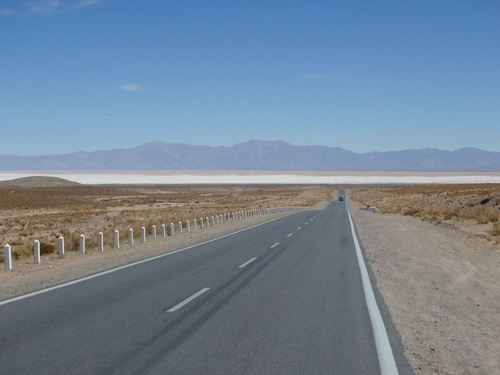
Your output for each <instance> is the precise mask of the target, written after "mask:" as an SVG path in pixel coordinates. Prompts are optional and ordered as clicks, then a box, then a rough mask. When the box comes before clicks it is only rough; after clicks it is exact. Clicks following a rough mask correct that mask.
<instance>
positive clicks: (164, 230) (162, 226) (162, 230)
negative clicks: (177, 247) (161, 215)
mask: <svg viewBox="0 0 500 375" xmlns="http://www.w3.org/2000/svg"><path fill="white" fill-rule="evenodd" d="M161 236H162V237H167V227H166V226H165V224H162V225H161Z"/></svg>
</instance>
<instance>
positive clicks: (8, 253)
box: [4, 206, 380, 269]
mask: <svg viewBox="0 0 500 375" xmlns="http://www.w3.org/2000/svg"><path fill="white" fill-rule="evenodd" d="M307 209H310V208H307V207H275V208H266V209H263V208H261V209H253V210H243V211H237V212H232V213H225V214H220V215H215V216H211V217H210V218H209V217H208V216H207V217H205V219H204V218H200V229H201V230H203V229H204V228H205V227H206V228H210V227H215V226H219V225H221V224H224V223H226V222H231V221H236V220H241V219H244V218H248V217H251V216H254V215H265V214H269V213H277V212H290V211H295V210H296V211H299V210H302V211H303V210H307ZM360 209H365V210H370V211H372V210H373V211H375V212H380V211H379V210H378V209H377V208H376V207H373V206H368V207H366V206H361V207H360ZM193 223H194V230H195V231H197V230H198V222H197V220H196V219H194V220H193ZM185 228H186V231H187V232H188V233H190V232H191V224H190V221H189V220H187V221H186V225H185ZM166 229H167V228H166V226H165V224H162V237H167V235H168V233H167V230H166ZM182 232H183V224H182V221H179V233H182ZM170 235H171V236H173V235H175V226H174V224H173V223H171V224H170ZM151 236H152V238H153V239H156V238H157V237H156V236H157V234H156V226H155V225H153V226H152V228H151ZM141 240H142V241H143V242H145V241H146V229H145V227H142V228H141ZM85 241H86V238H85V235H84V234H81V235H80V254H82V255H84V254H85V253H86V248H85V247H86V245H85ZM57 242H58V253H59V258H64V252H65V246H64V237H62V236H61V237H59V238H58V239H57ZM128 243H129V245H132V246H133V245H134V234H133V229H132V228H130V229H129V238H128ZM114 248H116V249H118V248H120V233H119V231H118V230H115V232H114ZM97 250H98V252H104V235H103V233H102V232H99V233H98V237H97ZM4 253H5V256H4V258H5V268H7V269H12V248H11V246H10V245H9V244H6V245H5V247H4ZM33 257H34V263H41V257H40V242H39V241H38V240H35V241H34V244H33Z"/></svg>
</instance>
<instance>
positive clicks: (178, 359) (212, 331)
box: [0, 201, 410, 375]
mask: <svg viewBox="0 0 500 375" xmlns="http://www.w3.org/2000/svg"><path fill="white" fill-rule="evenodd" d="M379 307H380V309H381V311H382V316H383V317H384V321H385V327H386V328H387V331H388V337H389V338H390V340H391V346H392V352H393V353H394V358H395V363H396V364H397V366H398V367H399V373H400V374H403V373H410V371H409V370H408V367H407V364H406V361H405V359H404V358H403V356H402V354H401V353H402V350H401V348H400V344H399V341H398V337H397V334H396V333H395V332H394V329H393V328H392V325H391V323H390V321H389V319H388V316H387V312H386V309H385V308H384V306H383V304H382V303H381V302H380V300H379ZM373 332H374V331H373V329H372V323H371V320H370V316H369V313H368V309H367V303H366V299H365V293H364V291H363V285H362V280H361V275H360V267H359V266H358V260H357V258H356V252H355V250H354V243H353V237H352V235H351V227H350V223H349V218H348V213H347V209H346V202H345V201H333V202H332V203H331V204H330V205H329V206H328V208H327V209H325V210H323V211H304V212H300V213H297V214H293V215H290V216H287V217H284V218H281V219H278V220H274V221H271V222H269V223H266V224H264V225H260V226H257V227H254V228H251V229H249V230H245V231H242V232H240V233H237V234H233V235H230V236H226V237H223V238H220V239H218V240H216V241H212V242H209V243H206V244H202V245H200V246H196V247H193V248H190V249H187V250H185V251H182V252H178V253H175V254H172V255H169V256H166V257H163V258H159V259H156V260H154V261H149V262H144V263H141V264H137V265H135V266H132V267H128V268H125V269H121V270H118V271H116V272H111V273H108V274H105V275H102V276H100V277H96V278H92V279H90V280H86V281H83V282H79V283H76V284H73V285H69V286H66V287H63V288H60V289H57V290H52V291H49V292H46V293H41V294H38V295H35V296H32V297H30V298H25V299H22V300H17V301H14V302H11V303H5V304H2V305H0V334H1V339H0V374H259V375H262V374H379V373H381V370H380V363H379V356H378V352H377V349H376V345H375V339H374V333H373ZM386 373H387V374H389V373H391V371H389V372H386ZM392 373H397V371H396V372H394V371H392Z"/></svg>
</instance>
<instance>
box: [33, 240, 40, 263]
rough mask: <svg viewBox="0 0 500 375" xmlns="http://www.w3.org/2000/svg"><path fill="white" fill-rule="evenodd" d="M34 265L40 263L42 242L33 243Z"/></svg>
mask: <svg viewBox="0 0 500 375" xmlns="http://www.w3.org/2000/svg"><path fill="white" fill-rule="evenodd" d="M33 263H37V264H39V263H40V241H38V240H35V241H34V242H33Z"/></svg>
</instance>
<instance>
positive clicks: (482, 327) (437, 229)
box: [350, 201, 500, 375]
mask: <svg viewBox="0 0 500 375" xmlns="http://www.w3.org/2000/svg"><path fill="white" fill-rule="evenodd" d="M350 210H351V213H352V215H353V218H354V220H355V223H356V226H357V229H358V232H359V235H360V237H361V242H362V244H363V247H364V249H365V254H366V258H367V260H368V262H369V264H370V267H371V268H372V270H373V272H374V274H375V277H376V283H377V288H378V289H379V290H380V292H381V294H382V295H383V298H384V300H385V303H386V304H387V307H388V309H389V311H390V313H391V317H392V320H393V322H394V325H395V326H396V329H397V330H398V332H399V333H400V335H401V340H402V343H403V347H404V351H405V356H406V357H407V358H408V361H409V363H410V365H411V366H412V368H413V369H414V372H415V373H416V374H484V375H486V374H500V356H499V353H500V339H499V337H500V320H499V319H500V282H499V279H500V277H499V276H500V252H499V251H496V250H495V247H494V246H493V245H492V243H491V242H488V241H482V240H481V238H478V237H476V236H473V235H470V234H468V233H466V232H464V231H461V230H459V229H458V228H456V227H452V226H450V227H444V226H438V225H436V224H433V223H430V222H427V221H423V220H422V219H420V218H415V217H411V216H402V215H395V214H384V215H382V214H377V213H373V212H369V211H361V210H359V208H358V205H357V204H356V203H355V202H352V201H350Z"/></svg>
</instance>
